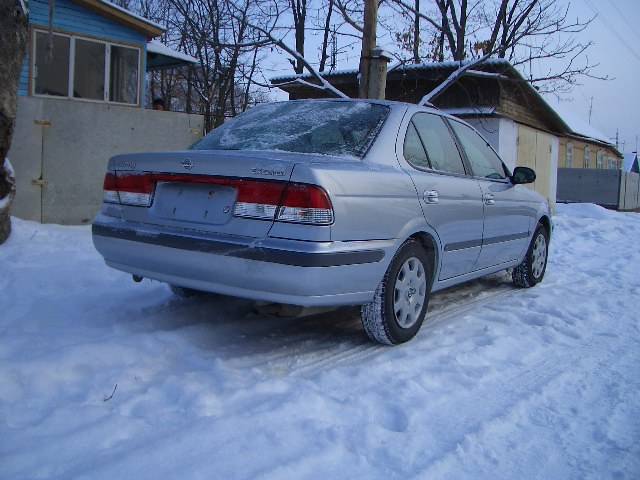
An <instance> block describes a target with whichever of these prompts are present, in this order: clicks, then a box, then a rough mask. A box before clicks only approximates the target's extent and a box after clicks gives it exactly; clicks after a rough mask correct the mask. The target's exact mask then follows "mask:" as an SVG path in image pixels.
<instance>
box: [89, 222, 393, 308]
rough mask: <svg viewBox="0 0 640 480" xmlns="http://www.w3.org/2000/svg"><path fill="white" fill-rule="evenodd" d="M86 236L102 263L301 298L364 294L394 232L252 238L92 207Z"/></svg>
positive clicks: (312, 301)
mask: <svg viewBox="0 0 640 480" xmlns="http://www.w3.org/2000/svg"><path fill="white" fill-rule="evenodd" d="M93 242H94V245H95V247H96V249H97V250H98V251H99V252H100V254H101V255H102V256H103V257H104V259H105V262H106V263H107V265H109V266H111V267H113V268H116V269H118V270H122V271H125V272H129V273H132V274H136V275H140V276H143V277H147V278H152V279H155V280H160V281H163V282H167V283H171V284H174V285H179V286H183V287H189V288H195V289H198V290H205V291H211V292H216V293H222V294H226V295H233V296H238V297H244V298H250V299H254V300H265V301H272V302H278V303H288V304H293V305H302V306H326V305H357V304H362V303H366V302H369V301H371V299H372V298H373V293H374V291H375V289H376V287H377V284H378V283H379V281H380V279H381V278H382V276H383V274H384V272H385V270H386V267H387V263H388V261H386V260H387V259H388V258H390V257H389V255H388V254H389V253H390V252H391V251H392V249H393V245H394V241H393V240H375V241H366V242H362V241H358V242H309V241H299V240H287V239H278V238H269V237H267V238H264V239H259V240H256V239H252V238H246V237H237V236H230V235H216V234H211V233H205V232H198V231H190V230H182V229H170V228H164V227H158V226H155V225H148V224H137V223H132V222H125V221H121V220H118V219H114V218H112V217H107V216H104V215H99V216H98V218H96V221H95V222H94V224H93Z"/></svg>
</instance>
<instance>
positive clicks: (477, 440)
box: [0, 205, 640, 480]
mask: <svg viewBox="0 0 640 480" xmlns="http://www.w3.org/2000/svg"><path fill="white" fill-rule="evenodd" d="M555 222H556V231H555V237H554V239H553V241H552V252H551V257H550V264H549V268H548V271H547V277H546V278H545V281H544V282H543V284H541V285H539V286H538V287H536V288H534V289H531V290H517V289H514V288H513V287H512V286H511V284H510V282H509V281H508V279H507V278H506V277H505V276H504V275H498V276H493V277H491V278H489V279H485V280H482V281H478V282H474V283H471V284H468V285H465V286H463V287H461V288H456V289H453V290H449V291H446V292H443V293H440V294H437V295H435V296H434V298H433V304H432V306H431V310H430V316H429V317H428V320H429V321H428V324H425V326H423V328H422V331H421V332H420V333H419V335H418V337H417V338H416V339H415V340H414V341H412V342H410V343H409V344H406V345H403V346H400V347H395V348H385V347H380V346H375V345H372V344H370V343H368V341H367V340H366V339H365V337H364V334H363V332H362V330H361V328H360V325H359V323H358V319H357V312H355V311H354V310H349V309H346V310H341V311H338V312H333V313H329V314H324V315H321V316H318V317H315V318H307V319H302V320H300V319H298V320H291V319H286V320H285V319H274V318H267V317H261V316H259V315H257V314H255V313H253V310H252V305H251V304H250V303H248V302H245V301H242V300H236V299H230V298H225V297H217V296H213V295H212V296H207V297H204V298H198V299H188V300H183V299H178V298H176V297H173V296H172V295H171V293H170V292H169V290H168V288H167V287H165V286H164V285H162V284H160V283H157V282H149V281H145V282H143V283H142V284H139V285H137V284H134V283H132V282H131V280H130V278H129V277H128V276H127V275H125V274H123V273H119V272H116V271H113V270H110V269H108V268H107V267H105V266H104V265H103V263H102V261H101V258H100V257H99V256H98V254H97V253H96V252H95V251H94V249H93V246H92V243H91V235H90V231H89V228H88V227H59V226H51V225H47V226H42V225H38V224H35V223H29V222H23V221H19V220H16V221H15V223H14V227H15V231H14V234H13V236H12V237H11V239H10V241H9V243H8V244H6V245H5V246H2V247H0V478H2V479H12V480H17V479H36V478H60V479H68V478H87V479H102V478H104V479H110V480H113V479H129V478H131V479H133V478H135V479H158V478H167V479H173V478H180V479H196V478H202V479H205V478H206V479H212V478H225V479H231V478H233V479H235V478H241V479H253V478H283V479H293V478H322V479H326V478H351V479H352V478H366V479H372V478H381V479H382V478H384V479H388V478H407V477H411V476H417V477H421V478H429V479H460V478H474V479H475V478H487V479H489V478H490V479H496V478H504V479H520V478H540V479H552V478H553V479H563V480H564V479H573V478H575V479H584V478H593V479H604V478H629V479H638V478H640V394H639V392H640V322H639V316H640V315H639V313H638V303H639V300H640V273H639V272H638V269H639V267H640V250H639V249H638V240H639V239H640V214H633V213H628V214H622V213H615V212H609V211H606V210H604V209H601V208H599V207H596V206H592V205H572V206H563V205H561V206H559V208H558V215H557V216H556V218H555ZM115 384H117V389H116V391H115V393H113V390H114V385H115ZM112 393H113V396H112V398H110V399H109V396H110V395H111V394H112ZM105 399H106V401H105Z"/></svg>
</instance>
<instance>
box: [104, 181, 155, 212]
mask: <svg viewBox="0 0 640 480" xmlns="http://www.w3.org/2000/svg"><path fill="white" fill-rule="evenodd" d="M154 188H155V181H154V179H153V177H152V176H151V174H149V173H144V172H143V173H132V172H126V173H123V172H117V173H113V172H108V173H107V174H106V175H105V177H104V201H105V202H109V203H121V204H123V205H134V206H139V207H148V206H149V205H151V198H152V196H153V190H154Z"/></svg>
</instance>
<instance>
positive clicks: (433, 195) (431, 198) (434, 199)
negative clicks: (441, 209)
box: [422, 190, 439, 203]
mask: <svg viewBox="0 0 640 480" xmlns="http://www.w3.org/2000/svg"><path fill="white" fill-rule="evenodd" d="M422 198H423V199H424V201H425V202H426V203H438V201H439V195H438V192H437V191H436V190H425V192H424V193H423V194H422Z"/></svg>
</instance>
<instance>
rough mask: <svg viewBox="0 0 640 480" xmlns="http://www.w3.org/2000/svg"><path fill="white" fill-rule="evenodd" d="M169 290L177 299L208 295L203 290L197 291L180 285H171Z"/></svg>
mask: <svg viewBox="0 0 640 480" xmlns="http://www.w3.org/2000/svg"><path fill="white" fill-rule="evenodd" d="M169 288H170V289H171V292H172V293H173V294H174V295H175V296H176V297H180V298H190V297H197V296H200V295H205V294H206V293H207V292H203V291H201V290H195V289H193V288H187V287H179V286H178V285H169Z"/></svg>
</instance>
